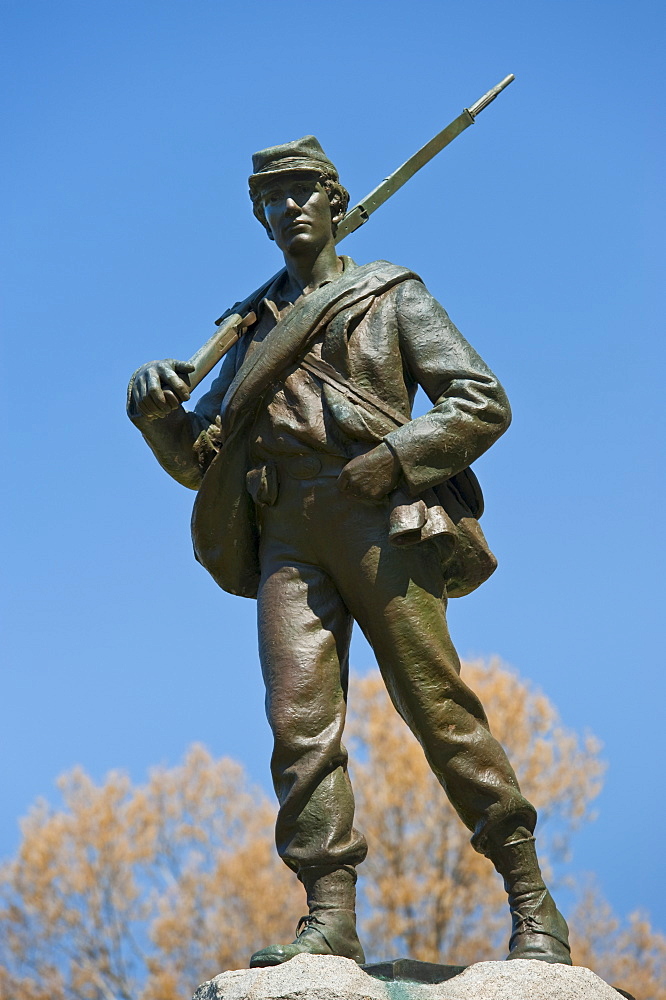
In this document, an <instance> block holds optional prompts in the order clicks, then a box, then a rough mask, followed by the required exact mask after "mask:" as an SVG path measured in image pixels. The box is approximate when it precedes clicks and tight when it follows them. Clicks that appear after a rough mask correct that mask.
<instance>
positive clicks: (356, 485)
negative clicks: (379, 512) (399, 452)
mask: <svg viewBox="0 0 666 1000" xmlns="http://www.w3.org/2000/svg"><path fill="white" fill-rule="evenodd" d="M399 479H400V462H399V461H398V459H397V458H396V456H395V455H394V453H393V452H392V451H391V449H390V448H389V446H388V445H387V444H386V443H385V442H384V441H382V442H381V444H378V445H377V447H376V448H373V449H372V451H368V452H366V453H365V455H359V456H358V457H357V458H353V459H352V460H351V462H348V463H347V465H345V467H344V469H343V470H342V472H341V473H340V475H339V476H338V489H339V490H341V491H342V492H343V493H351V494H352V495H353V496H356V497H359V498H360V499H362V500H381V499H382V497H385V496H386V494H387V493H390V492H391V490H393V489H395V487H396V486H397V485H398V480H399Z"/></svg>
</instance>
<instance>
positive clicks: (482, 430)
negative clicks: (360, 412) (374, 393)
mask: <svg viewBox="0 0 666 1000" xmlns="http://www.w3.org/2000/svg"><path fill="white" fill-rule="evenodd" d="M396 309H397V321H398V332H399V339H400V350H401V353H402V357H403V362H404V364H405V366H406V368H407V371H408V373H409V376H410V377H411V378H412V379H413V380H414V382H417V383H418V384H419V385H420V386H421V387H422V388H423V390H424V391H425V392H426V394H427V396H428V397H429V399H430V400H431V402H432V403H433V407H432V409H431V410H429V411H428V413H426V414H424V415H423V416H422V417H416V419H414V420H411V421H410V422H409V423H407V424H405V425H404V426H403V427H399V428H398V429H397V430H394V431H391V432H390V433H389V434H387V435H385V437H384V440H385V441H386V442H387V444H388V445H389V446H390V447H391V448H392V449H393V451H394V453H395V454H396V455H397V457H398V459H399V461H400V465H401V467H402V472H403V475H404V477H405V480H406V481H407V485H408V487H409V489H410V491H411V493H412V494H413V495H416V494H418V493H420V492H422V491H423V490H424V489H427V488H428V487H430V486H435V485H437V484H438V483H441V482H444V480H446V479H449V478H450V477H451V476H453V475H455V474H456V473H457V472H461V471H462V470H463V469H465V468H467V466H469V465H471V464H472V462H474V461H475V460H476V459H477V458H479V456H480V455H482V454H483V453H484V451H486V450H487V449H488V448H489V447H490V446H491V445H492V444H493V443H494V442H495V441H496V440H497V438H499V437H500V435H501V434H503V433H504V431H505V430H506V429H507V427H508V426H509V424H510V422H511V409H510V407H509V401H508V399H507V397H506V393H505V392H504V389H503V388H502V386H501V385H500V383H499V382H498V380H497V379H496V377H495V376H494V375H493V373H492V372H491V371H490V369H489V368H488V367H487V365H486V364H484V362H483V361H482V360H481V358H480V357H479V355H478V354H477V353H476V351H475V350H474V349H473V348H472V347H471V346H470V345H469V344H468V343H467V341H466V340H465V338H464V337H463V336H462V334H461V333H460V331H459V330H458V329H457V328H456V327H455V326H454V324H453V323H452V322H451V320H450V319H449V317H448V315H447V313H446V312H445V310H444V309H443V308H442V306H441V305H440V304H439V303H438V302H437V301H436V300H435V299H434V298H433V297H432V295H430V293H429V292H428V291H427V290H426V289H425V287H424V286H423V285H422V284H421V283H420V282H417V281H406V282H403V283H402V284H401V285H400V286H399V288H398V294H397V297H396Z"/></svg>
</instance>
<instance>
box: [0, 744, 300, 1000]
mask: <svg viewBox="0 0 666 1000" xmlns="http://www.w3.org/2000/svg"><path fill="white" fill-rule="evenodd" d="M60 787H61V791H62V795H63V799H64V803H65V807H66V808H65V810H64V811H61V812H52V811H50V810H49V809H48V808H47V807H46V806H45V805H44V804H39V805H38V806H37V807H36V808H35V809H34V810H33V811H32V813H31V814H30V815H29V816H28V818H27V819H26V820H25V821H24V823H23V842H22V844H21V847H20V850H19V853H18V856H17V858H16V859H15V860H14V861H12V862H10V863H9V864H8V865H7V866H5V868H4V869H3V872H2V879H1V885H0V892H1V893H2V897H3V901H4V907H3V909H2V911H1V912H0V925H1V927H2V935H1V936H2V938H3V944H4V951H5V956H4V957H5V965H4V969H3V971H2V973H1V974H0V998H2V1000H182V998H188V997H190V996H191V995H192V992H193V989H194V987H195V986H196V985H197V984H198V983H199V982H201V981H203V980H205V979H207V978H211V977H212V976H214V975H216V974H217V973H218V972H220V970H222V969H228V968H232V967H238V966H239V965H240V966H243V965H246V964H247V961H248V959H249V956H250V955H251V954H252V952H253V951H254V950H255V949H256V947H257V941H260V942H262V943H264V942H268V941H271V940H280V939H283V938H284V939H285V940H286V939H291V937H292V936H293V924H294V922H295V920H294V914H298V913H299V912H300V910H301V909H302V906H303V899H302V890H301V889H300V886H299V885H298V883H297V881H296V879H295V877H294V876H293V875H291V874H290V873H289V872H288V871H287V869H286V868H285V867H284V865H283V864H282V863H281V862H280V861H279V860H278V858H277V857H276V854H275V849H274V847H273V845H272V827H273V810H272V809H271V808H270V806H269V805H268V802H267V800H266V798H265V796H264V795H263V794H261V793H260V792H258V791H257V790H256V789H248V786H247V781H246V778H245V775H244V772H243V769H242V767H241V766H240V765H239V764H237V763H235V762H234V761H231V760H226V759H225V760H220V761H215V760H213V759H212V758H211V757H210V755H209V754H208V752H207V751H206V750H204V749H203V748H202V747H193V748H192V749H191V750H190V751H189V753H188V755H187V757H186V759H185V762H184V763H183V764H182V765H181V766H180V767H176V768H174V769H172V770H164V769H158V770H155V771H154V772H153V773H152V774H151V776H150V780H149V782H148V784H147V785H146V786H145V787H142V788H132V786H131V784H130V782H129V779H128V778H127V777H126V776H125V775H122V774H111V775H109V777H108V778H107V780H106V782H105V783H104V784H103V785H102V786H101V787H96V786H95V785H94V784H93V782H92V781H91V780H90V778H88V777H87V775H85V774H84V773H83V772H82V771H81V770H75V771H73V772H72V773H71V774H69V775H66V776H65V777H64V778H63V779H61V781H60ZM2 947H3V946H2V945H0V949H1V948H2ZM0 954H1V951H0Z"/></svg>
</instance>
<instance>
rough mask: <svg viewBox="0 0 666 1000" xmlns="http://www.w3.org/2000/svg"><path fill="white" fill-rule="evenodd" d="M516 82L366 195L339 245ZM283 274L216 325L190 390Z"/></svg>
mask: <svg viewBox="0 0 666 1000" xmlns="http://www.w3.org/2000/svg"><path fill="white" fill-rule="evenodd" d="M513 80H515V77H514V75H513V73H510V74H509V76H505V77H504V79H503V80H502V81H501V82H500V83H498V84H497V86H496V87H493V88H492V89H491V90H489V91H488V92H487V93H486V94H484V95H483V97H480V98H479V100H478V101H476V102H475V103H474V104H472V106H471V107H470V108H464V109H463V111H462V113H461V114H459V115H458V117H457V118H455V119H454V120H453V121H452V122H450V124H449V125H447V126H446V128H444V129H442V131H441V132H438V133H437V135H436V136H434V138H432V139H431V140H430V142H427V143H426V144H425V146H422V147H421V149H419V150H417V152H416V153H414V155H413V156H410V158H409V159H408V160H406V161H405V163H403V164H402V166H400V167H398V169H397V170H394V171H393V173H392V174H389V176H388V177H385V178H384V180H383V181H382V182H381V184H378V185H377V187H376V188H374V189H373V190H372V191H371V192H370V194H368V195H366V197H365V198H364V199H363V200H362V201H360V202H359V203H358V204H357V205H355V206H354V207H353V208H352V209H351V210H350V211H349V212H347V214H346V215H345V217H344V219H343V220H342V222H341V223H340V224H339V226H338V230H337V233H336V236H335V242H336V243H339V242H340V241H341V240H343V239H344V238H345V236H349V234H350V233H353V232H356V230H357V229H360V228H361V226H364V225H365V223H366V222H367V221H368V219H369V218H370V216H371V215H372V213H373V212H376V211H377V209H378V208H379V207H380V205H383V204H384V202H385V201H388V199H389V198H390V197H391V195H393V194H395V192H396V191H397V190H398V189H399V188H401V187H402V186H403V184H405V183H406V182H407V181H408V180H409V178H410V177H413V176H414V174H415V173H416V172H417V170H420V169H421V167H424V166H425V165H426V163H429V162H430V160H432V158H433V157H434V156H436V155H437V153H439V152H441V151H442V150H443V149H444V147H445V146H448V144H449V143H450V142H453V140H454V139H455V138H456V137H457V136H459V135H460V133H461V132H464V130H465V129H466V128H467V127H468V126H469V125H473V124H474V119H475V118H476V116H477V115H478V114H480V113H481V112H482V111H483V109H484V108H487V107H488V105H489V104H490V103H491V101H494V100H495V98H496V97H497V95H498V94H500V93H501V92H502V91H503V90H504V88H505V87H508V86H509V84H510V83H511V82H512V81H513ZM283 271H284V268H283V269H281V270H280V271H278V272H277V273H276V274H274V275H273V276H272V277H271V278H269V279H268V281H266V282H264V284H263V285H262V286H261V287H260V288H257V289H256V290H255V291H254V292H252V294H251V295H248V297H247V298H246V299H243V300H242V301H241V302H235V303H234V304H233V306H232V307H231V308H230V309H227V311H226V312H225V313H223V314H222V315H221V316H220V318H219V319H217V320H216V321H215V322H216V325H217V330H216V331H215V333H214V334H213V336H212V337H211V338H210V340H207V341H206V343H205V344H204V345H203V347H200V348H199V350H198V351H197V352H196V354H194V355H193V356H192V357H191V358H190V364H191V365H194V371H193V372H191V373H190V374H189V376H188V379H189V384H190V388H192V389H194V388H195V386H197V385H199V383H200V382H201V381H202V380H203V379H204V378H205V377H206V375H208V373H209V372H210V371H212V370H213V368H214V367H215V365H216V364H217V363H218V361H220V359H221V358H223V357H224V355H225V354H226V353H227V351H229V350H231V348H232V347H233V346H234V344H235V343H236V341H237V340H239V339H240V338H241V337H242V335H243V333H244V332H245V330H246V329H247V328H248V327H249V326H251V325H252V323H254V322H255V320H256V315H255V312H254V310H255V309H256V308H257V306H258V304H259V302H261V300H262V299H263V297H264V295H265V294H266V292H267V291H268V289H269V287H270V286H271V284H272V283H273V281H275V279H276V278H277V277H279V275H280V274H281V273H282V272H283Z"/></svg>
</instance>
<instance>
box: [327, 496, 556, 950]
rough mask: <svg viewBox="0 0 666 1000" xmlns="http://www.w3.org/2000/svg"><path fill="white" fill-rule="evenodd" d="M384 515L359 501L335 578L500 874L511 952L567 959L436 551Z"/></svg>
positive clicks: (529, 812)
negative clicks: (464, 671)
mask: <svg viewBox="0 0 666 1000" xmlns="http://www.w3.org/2000/svg"><path fill="white" fill-rule="evenodd" d="M346 502H347V503H351V501H349V500H347V501H346ZM385 517H386V511H385V510H382V505H377V506H376V507H375V508H374V509H373V507H372V506H370V505H367V504H366V505H363V504H360V503H357V504H356V506H355V511H354V513H352V512H351V511H350V512H349V513H348V515H347V517H346V518H345V523H346V525H347V532H346V538H345V541H346V546H345V550H344V557H343V556H341V555H338V556H337V557H336V568H335V572H334V573H333V578H334V580H335V583H336V584H337V586H338V589H339V590H340V593H341V594H342V597H343V598H344V601H345V604H346V605H347V607H348V608H349V609H350V611H351V612H352V614H353V615H354V617H355V619H356V620H357V621H358V623H359V624H360V626H361V628H362V629H363V631H364V633H365V635H366V637H367V638H368V640H369V642H370V644H371V645H372V647H373V650H374V652H375V655H376V657H377V661H378V664H379V667H380V670H381V672H382V675H383V677H384V680H385V683H386V686H387V689H388V691H389V694H390V696H391V699H392V700H393V703H394V705H395V706H396V708H397V709H398V711H399V712H400V714H401V715H402V717H403V718H404V719H405V721H406V722H407V724H408V725H409V726H410V728H411V729H412V731H413V732H414V734H415V735H416V737H417V739H418V740H419V742H420V743H421V745H422V747H423V749H424V751H425V754H426V757H427V759H428V762H429V763H430V766H431V767H432V769H433V771H434V773H435V775H436V776H437V778H438V779H439V781H440V783H441V784H442V786H443V787H444V789H445V790H446V792H447V794H448V796H449V798H450V800H451V802H452V804H453V806H454V807H455V809H456V810H457V812H458V814H459V815H460V817H461V819H462V820H463V822H464V823H465V824H466V825H467V827H468V828H469V829H470V830H471V831H472V832H473V836H472V843H473V845H474V847H475V848H476V850H478V851H480V852H481V853H483V854H485V855H486V856H487V857H489V858H490V859H491V860H492V862H493V864H494V865H495V867H496V868H497V870H498V871H499V872H500V873H501V875H502V876H503V878H504V882H505V887H506V889H507V892H508V895H509V903H510V907H511V912H512V915H513V934H512V937H511V943H510V949H511V951H510V957H511V958H536V959H541V960H543V961H549V962H563V963H570V962H571V959H570V955H569V947H568V938H567V928H566V923H565V921H564V919H563V918H562V917H561V915H560V914H559V912H558V911H557V909H556V907H555V904H554V902H553V900H552V898H551V896H550V894H549V893H548V891H547V889H546V887H545V886H544V884H543V880H542V877H541V872H540V870H539V866H538V862H537V859H536V853H535V849H534V838H533V837H532V833H533V830H534V825H535V823H536V812H535V810H534V808H533V806H532V805H531V804H530V803H529V802H528V801H527V799H525V798H524V796H523V795H522V794H521V791H520V788H519V785H518V781H517V779H516V776H515V774H514V772H513V769H512V767H511V765H510V763H509V761H508V759H507V756H506V754H505V752H504V750H503V749H502V747H501V746H500V744H499V743H498V742H497V741H496V740H495V738H494V737H493V736H492V734H491V733H490V730H489V727H488V722H487V719H486V715H485V712H484V710H483V708H482V706H481V703H480V701H479V699H478V698H477V697H476V695H475V694H474V693H473V692H472V691H471V690H470V689H469V688H468V687H467V685H466V684H465V683H464V681H463V680H462V679H461V677H460V661H459V659H458V655H457V653H456V651H455V649H454V647H453V644H452V642H451V638H450V636H449V631H448V627H447V622H446V613H445V608H446V597H445V585H444V578H443V573H442V569H441V565H440V560H439V556H438V553H437V551H436V549H435V547H434V546H430V545H428V544H426V545H418V546H410V547H404V548H397V547H395V546H393V545H391V544H390V543H389V542H388V540H387V538H386V530H385ZM332 534H333V537H335V531H334V530H333V532H332ZM338 548H339V546H338Z"/></svg>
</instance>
